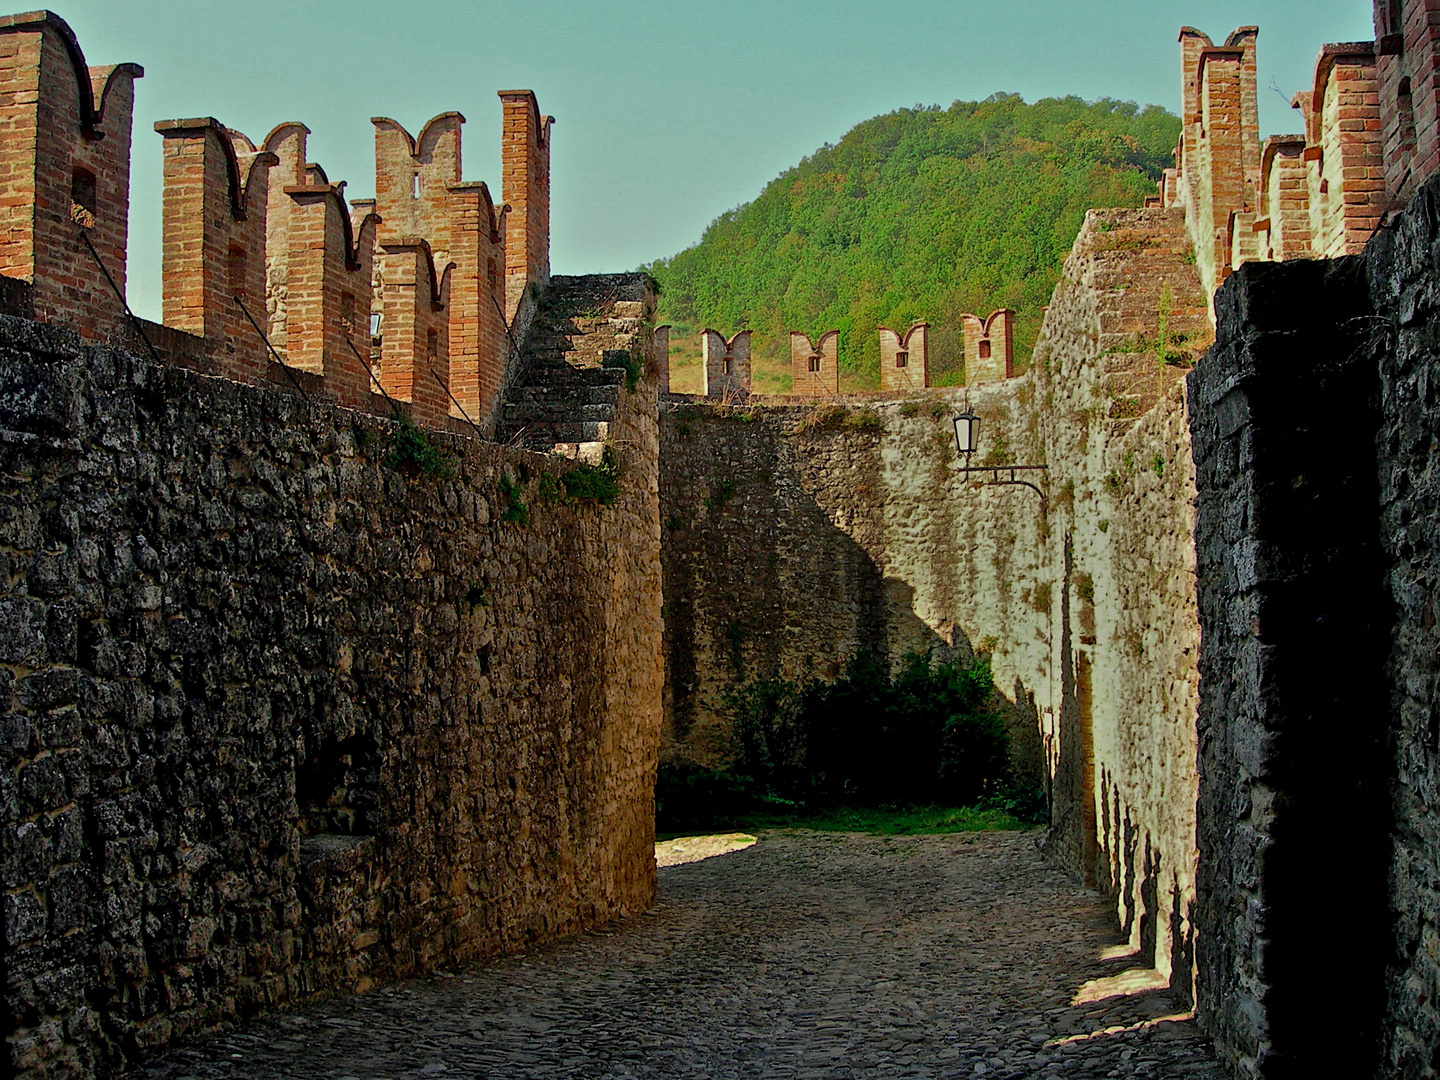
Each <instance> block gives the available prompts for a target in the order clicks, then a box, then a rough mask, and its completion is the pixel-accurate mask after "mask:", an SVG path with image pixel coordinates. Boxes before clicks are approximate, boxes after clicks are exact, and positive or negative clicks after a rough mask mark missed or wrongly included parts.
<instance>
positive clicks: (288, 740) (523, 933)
mask: <svg viewBox="0 0 1440 1080" xmlns="http://www.w3.org/2000/svg"><path fill="white" fill-rule="evenodd" d="M654 408H655V396H654V389H653V387H651V386H648V385H646V384H643V383H642V385H641V388H640V390H639V391H638V392H637V393H634V394H631V395H628V396H626V397H624V398H623V399H622V402H621V404H620V405H619V406H618V408H617V417H616V421H615V424H616V427H617V430H619V431H620V432H621V433H622V434H623V435H624V438H623V440H621V454H622V457H623V459H624V464H625V470H626V471H625V475H624V479H623V493H622V495H621V497H620V499H619V501H618V502H617V503H616V504H615V505H614V506H612V507H609V508H601V507H598V506H593V505H563V504H561V503H558V502H547V501H546V500H545V499H544V498H543V497H542V496H541V494H540V492H541V488H540V485H539V478H540V476H541V475H542V474H547V473H558V472H561V471H563V470H565V469H566V468H570V467H572V466H571V465H570V464H569V463H565V462H561V461H558V460H556V459H550V458H546V457H542V456H540V455H536V454H531V453H526V452H524V451H520V450H512V449H506V448H503V447H498V446H495V445H490V444H479V443H475V442H472V441H469V440H463V439H455V438H450V437H447V436H438V435H437V436H432V438H434V439H435V440H436V442H437V443H438V444H439V446H440V447H441V449H442V451H443V452H444V453H445V454H446V456H447V457H448V458H449V460H451V462H452V465H453V475H451V476H449V477H444V478H434V479H426V478H423V477H412V476H407V475H406V474H405V473H404V472H402V471H399V470H397V469H395V468H391V467H388V466H387V465H385V464H384V462H385V459H386V458H387V456H388V454H389V452H390V446H391V433H392V432H393V430H394V428H393V426H392V425H390V424H388V423H387V422H385V421H380V420H376V419H374V418H371V417H368V416H363V415H361V414H357V413H352V412H347V411H345V410H340V409H336V408H332V407H329V406H325V405H321V404H307V403H306V402H304V401H303V400H302V399H300V398H299V397H297V396H295V395H293V394H290V393H287V392H284V391H279V390H274V389H267V388H263V387H252V386H242V385H239V384H235V383H231V382H227V381H224V380H217V379H210V378H207V377H204V376H201V375H197V374H195V373H193V372H188V371H183V370H180V369H178V368H172V367H167V366H157V365H153V364H151V363H150V362H148V361H141V360H136V359H135V358H133V357H130V356H126V355H123V354H121V353H118V352H115V351H112V350H108V349H104V348H100V347H90V348H82V347H81V346H80V344H79V341H78V339H77V338H75V337H73V336H72V335H70V334H69V333H68V332H65V331H61V330H58V329H55V328H50V327H43V326H40V325H38V324H33V323H28V322H23V321H21V320H16V319H10V318H5V319H0V429H3V430H0V475H3V476H4V478H5V482H4V485H3V489H0V739H3V742H0V745H3V748H4V754H5V757H4V766H5V767H4V768H3V769H0V805H3V807H4V815H3V817H4V821H5V824H4V828H3V831H0V871H3V901H4V905H3V931H4V938H5V942H4V949H3V951H0V957H3V978H4V990H5V1013H4V1019H5V1035H6V1039H7V1043H6V1050H7V1055H8V1061H9V1064H10V1067H11V1069H12V1070H13V1071H14V1072H15V1073H18V1074H19V1075H22V1076H27V1077H42V1076H61V1075H64V1076H86V1075H92V1074H106V1073H110V1072H113V1071H115V1070H117V1069H119V1068H121V1067H123V1066H125V1065H127V1064H129V1063H133V1062H134V1061H136V1060H138V1059H140V1058H142V1057H144V1056H145V1055H146V1054H149V1053H151V1052H153V1051H155V1050H156V1049H157V1048H159V1047H161V1046H163V1045H165V1044H166V1043H169V1042H171V1041H172V1040H174V1039H177V1038H180V1037H182V1036H185V1035H187V1034H190V1033H193V1032H196V1031H199V1030H201V1029H204V1028H206V1027H209V1026H211V1025H214V1024H216V1023H218V1022H223V1021H227V1020H230V1019H234V1018H241V1017H245V1016H248V1015H251V1014H253V1013H255V1012H257V1011H259V1010H262V1009H267V1008H271V1007H274V1006H277V1005H280V1004H282V1003H285V1002H288V1001H294V1000H297V999H300V998H304V997H307V996H311V995H315V994H322V993H326V992H331V991H335V992H340V991H349V990H363V989H365V988H366V987H369V986H372V985H374V984H376V983H377V982H380V981H382V980H388V979H395V978H399V977H405V976H409V975H414V974H418V973H420V972H423V971H425V970H426V969H429V968H433V967H436V966H441V965H451V964H456V963H460V962H463V961H466V960H469V959H472V958H475V957H480V956H484V955H487V954H493V953H496V952H499V951H503V950H508V949H515V948H520V947H523V946H524V945H525V944H526V943H528V942H532V941H536V940H539V939H543V938H547V937H552V936H554V935H557V934H562V933H566V932H570V931H574V930H576V929H579V928H581V927H583V926H588V925H591V924H594V923H597V922H600V921H602V920H606V919H609V918H611V917H614V916H616V915H621V914H625V913H628V912H634V911H637V910H640V909H643V908H645V907H646V906H647V905H648V904H650V902H651V900H652V898H653V895H654V889H655V876H654V861H653V826H652V799H653V778H654V764H655V755H656V747H657V742H658V733H659V728H660V692H661V681H662V671H661V667H660V662H659V654H660V633H661V625H660V596H659V587H660V577H659V552H658V546H659V519H658V514H657V501H656V466H655V447H656V435H655V424H654ZM505 477H508V478H509V483H508V485H507V486H508V487H509V493H507V490H506V488H505V487H502V479H503V478H505ZM522 507H523V509H522ZM507 517H508V518H510V519H512V520H507Z"/></svg>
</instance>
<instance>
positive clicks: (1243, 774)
mask: <svg viewBox="0 0 1440 1080" xmlns="http://www.w3.org/2000/svg"><path fill="white" fill-rule="evenodd" d="M1216 311H1217V314H1218V318H1219V321H1218V324H1217V343H1216V346H1215V348H1214V349H1213V350H1212V351H1211V352H1210V353H1209V354H1208V355H1207V356H1206V357H1205V358H1204V360H1203V361H1202V362H1201V363H1200V365H1199V366H1197V367H1196V369H1195V371H1194V372H1193V373H1192V375H1191V376H1190V397H1191V407H1192V410H1193V415H1192V418H1191V427H1192V431H1193V449H1194V458H1195V465H1196V472H1197V486H1198V489H1199V501H1198V515H1197V518H1198V520H1197V528H1196V545H1197V552H1198V555H1197V561H1198V575H1199V576H1198V580H1199V612H1200V621H1201V626H1202V628H1203V648H1202V653H1201V664H1200V672H1201V684H1200V685H1201V703H1200V717H1199V745H1200V759H1199V764H1200V787H1199V804H1198V814H1199V837H1198V839H1199V847H1200V882H1199V884H1200V888H1199V903H1198V913H1197V920H1196V922H1197V925H1198V929H1199V931H1200V935H1199V954H1198V957H1197V961H1198V969H1199V970H1198V978H1197V983H1198V994H1199V1006H1200V1016H1201V1018H1202V1021H1203V1022H1204V1023H1205V1025H1206V1026H1207V1027H1208V1029H1209V1030H1210V1031H1211V1032H1212V1033H1213V1034H1214V1035H1215V1037H1216V1041H1217V1043H1218V1044H1219V1046H1220V1048H1221V1049H1222V1051H1223V1052H1224V1053H1225V1054H1226V1056H1227V1057H1229V1058H1230V1060H1231V1061H1232V1063H1233V1064H1234V1065H1235V1066H1236V1069H1237V1072H1238V1073H1239V1074H1240V1075H1242V1076H1266V1077H1280V1076H1285V1077H1291V1076H1295V1077H1301V1076H1321V1075H1341V1076H1354V1077H1366V1076H1373V1075H1375V1071H1374V1045H1375V1041H1376V1038H1377V1035H1378V1034H1379V1031H1380V1006H1379V995H1380V987H1381V975H1382V968H1383V965H1384V963H1385V957H1386V954H1387V952H1388V951H1389V949H1388V944H1389V943H1388V942H1387V940H1386V938H1387V924H1388V922H1389V920H1388V919H1387V917H1386V912H1385V906H1386V900H1385V894H1386V882H1385V876H1386V873H1385V871H1386V862H1387V860H1388V858H1389V853H1388V852H1387V850H1386V844H1385V842H1384V837H1385V835H1386V831H1387V830H1386V825H1385V820H1384V819H1385V817H1386V812H1385V782H1384V776H1385V773H1386V771H1387V768H1386V765H1385V761H1384V758H1385V729H1386V726H1387V725H1386V718H1385V712H1386V710H1385V706H1384V695H1383V690H1382V687H1381V663H1382V658H1383V650H1384V643H1383V639H1384V632H1385V616H1384V603H1383V599H1384V598H1383V596H1382V594H1381V587H1382V583H1383V580H1384V570H1383V568H1382V566H1381V560H1380V552H1379V541H1380V536H1379V532H1378V530H1377V529H1376V528H1375V519H1376V512H1377V492H1376V473H1375V456H1374V455H1375V443H1374V441H1373V434H1374V432H1375V427H1376V417H1375V413H1374V408H1375V402H1376V390H1377V378H1376V366H1375V363H1374V360H1373V358H1372V357H1370V356H1369V355H1367V350H1366V348H1365V345H1366V341H1367V339H1368V336H1369V334H1370V332H1371V329H1372V323H1371V321H1370V319H1369V318H1368V316H1369V303H1368V297H1367V295H1366V287H1365V278H1364V266H1363V265H1362V264H1360V262H1359V261H1358V260H1356V259H1353V258H1351V259H1343V260H1335V261H1331V262H1313V261H1298V262H1294V263H1285V264H1264V263H1257V264H1250V265H1247V266H1245V267H1244V268H1242V270H1241V271H1239V272H1238V273H1237V274H1236V275H1235V277H1234V278H1233V279H1232V281H1231V282H1230V283H1228V284H1227V285H1226V286H1225V288H1223V289H1222V290H1221V291H1220V293H1219V294H1218V296H1217V297H1216ZM1337 422H1338V426H1337ZM1427 449H1428V443H1427ZM1337 859H1338V860H1339V862H1338V863H1337ZM1397 869H1398V870H1400V872H1401V874H1402V876H1403V874H1404V872H1405V869H1404V868H1403V867H1397ZM1325 942H1328V943H1331V945H1330V946H1328V947H1326V946H1324V945H1322V943H1325ZM1337 970H1338V971H1343V986H1344V991H1343V993H1339V994H1330V993H1319V992H1317V987H1320V986H1324V985H1327V984H1328V985H1334V984H1335V982H1336V979H1337V974H1336V973H1337ZM1414 1075H1417V1076H1418V1075H1421V1074H1420V1073H1418V1072H1417V1073H1415V1074H1414Z"/></svg>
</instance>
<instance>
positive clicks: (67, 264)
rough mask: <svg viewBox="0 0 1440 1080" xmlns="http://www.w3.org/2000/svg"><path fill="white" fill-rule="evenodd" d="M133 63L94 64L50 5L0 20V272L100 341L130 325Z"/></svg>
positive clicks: (43, 308)
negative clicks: (122, 293)
mask: <svg viewBox="0 0 1440 1080" xmlns="http://www.w3.org/2000/svg"><path fill="white" fill-rule="evenodd" d="M144 74H145V70H144V68H142V67H140V66H139V65H138V64H112V65H103V66H98V67H91V66H90V65H89V64H87V63H86V60H85V54H84V53H83V52H82V51H81V50H80V44H79V42H78V41H76V39H75V34H74V33H73V32H72V31H71V29H70V27H69V26H68V25H66V23H65V21H64V20H63V19H61V18H60V17H59V16H58V15H55V14H54V13H52V12H49V11H32V12H28V13H26V14H22V15H6V16H0V131H3V132H4V141H3V145H0V165H3V168H0V275H4V276H6V277H12V278H20V279H23V280H24V281H26V282H28V283H29V284H30V290H29V293H30V296H29V298H28V304H26V310H25V314H30V315H33V316H34V317H35V318H37V319H40V320H42V321H45V322H63V323H65V324H66V325H68V326H71V327H73V328H74V329H76V330H78V331H79V332H80V333H81V334H82V335H84V336H85V337H89V338H103V337H106V336H108V335H109V334H111V333H113V332H114V331H116V330H117V329H119V328H120V327H121V326H122V325H123V324H124V322H125V313H124V311H123V310H122V309H121V308H120V307H119V306H118V305H117V304H116V301H115V295H114V290H113V289H112V287H111V285H110V283H109V282H108V281H107V280H106V278H105V274H104V272H103V271H102V270H101V269H100V267H99V266H98V265H97V263H96V260H95V256H94V255H92V253H91V252H90V250H88V248H87V243H88V245H89V246H91V247H93V248H94V250H95V252H96V253H98V255H99V257H100V258H101V259H102V260H104V263H105V266H106V268H107V269H108V270H109V272H110V276H111V278H113V279H114V282H115V287H116V288H118V289H120V290H123V289H124V288H125V256H126V250H127V247H128V244H129V212H130V140H131V128H132V120H133V115H134V105H135V87H134V83H135V80H136V79H138V78H141V77H142V76H143V75H144Z"/></svg>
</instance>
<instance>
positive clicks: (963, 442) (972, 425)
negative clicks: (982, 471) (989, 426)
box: [954, 409, 980, 465]
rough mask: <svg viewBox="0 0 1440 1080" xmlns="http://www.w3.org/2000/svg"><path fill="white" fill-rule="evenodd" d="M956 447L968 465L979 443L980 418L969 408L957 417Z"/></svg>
mask: <svg viewBox="0 0 1440 1080" xmlns="http://www.w3.org/2000/svg"><path fill="white" fill-rule="evenodd" d="M954 422H955V449H956V450H957V451H959V453H960V457H961V459H962V460H963V461H964V462H965V464H966V465H969V464H970V455H971V454H973V453H975V447H976V446H977V445H978V443H979V436H980V418H979V417H978V416H976V415H975V414H974V413H973V412H971V411H970V410H969V409H966V410H965V411H964V412H963V413H961V414H960V415H959V416H957V417H955V421H954Z"/></svg>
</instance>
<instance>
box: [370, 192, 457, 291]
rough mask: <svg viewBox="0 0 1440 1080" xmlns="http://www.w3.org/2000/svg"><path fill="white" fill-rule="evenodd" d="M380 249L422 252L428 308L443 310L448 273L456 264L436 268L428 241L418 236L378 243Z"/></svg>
mask: <svg viewBox="0 0 1440 1080" xmlns="http://www.w3.org/2000/svg"><path fill="white" fill-rule="evenodd" d="M372 216H373V215H372ZM377 220H378V219H377ZM380 250H381V251H383V252H385V254H387V255H400V254H402V253H404V252H407V251H416V252H421V253H422V254H424V256H425V265H426V267H427V268H428V269H429V271H430V310H431V311H444V310H445V302H446V300H447V297H446V291H447V290H448V287H449V283H450V273H451V271H452V270H454V269H455V266H456V264H455V263H453V262H449V263H446V264H445V268H444V269H443V270H436V269H435V253H434V251H432V250H431V248H430V242H429V241H428V240H425V239H424V238H422V237H419V236H406V237H402V238H401V239H399V240H397V241H396V242H395V243H393V244H382V245H380Z"/></svg>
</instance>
